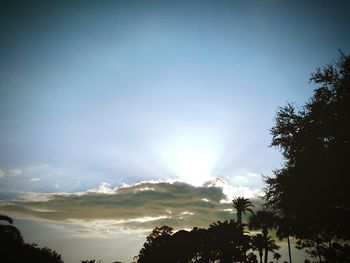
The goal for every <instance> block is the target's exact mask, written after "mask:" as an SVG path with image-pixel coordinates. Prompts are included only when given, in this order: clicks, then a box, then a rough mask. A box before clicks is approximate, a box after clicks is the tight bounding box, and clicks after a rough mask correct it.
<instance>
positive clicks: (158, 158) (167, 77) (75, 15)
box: [0, 1, 350, 192]
mask: <svg viewBox="0 0 350 263" xmlns="http://www.w3.org/2000/svg"><path fill="white" fill-rule="evenodd" d="M307 3H308V4H305V3H304V2H298V1H172V2H169V1H159V2H148V3H147V4H146V3H145V2H142V1H141V2H137V1H136V2H135V1H104V2H101V3H97V2H93V1H87V2H79V1H76V2H71V1H67V2H62V1H60V2H56V3H45V2H24V3H17V2H11V4H9V3H7V4H6V3H3V4H2V6H1V39H2V41H1V44H0V45H1V47H0V56H1V60H0V74H1V80H0V85H1V86H0V88H1V90H0V92H1V93H0V94H1V97H0V110H1V111H0V114H1V115H0V129H1V138H0V144H1V149H2V150H1V153H0V169H1V171H2V172H1V174H2V176H1V177H2V178H1V181H2V182H1V184H2V188H3V189H6V190H21V191H40V192H45V191H48V192H52V191H76V190H83V189H88V188H91V187H95V186H97V185H99V184H100V183H102V182H108V183H111V184H112V185H121V184H122V183H135V182H138V181H140V180H150V179H162V180H163V179H168V178H172V179H176V178H180V179H181V180H185V181H189V182H190V183H194V184H201V183H202V182H204V181H206V180H207V179H208V178H209V177H210V176H217V175H219V176H221V177H223V178H225V179H226V180H228V181H231V183H234V180H233V179H232V178H234V176H236V175H241V176H245V173H254V174H261V173H264V174H269V173H271V170H272V169H274V168H277V167H279V166H280V163H281V157H280V155H279V154H278V152H277V151H276V150H275V149H269V148H268V145H269V143H270V135H269V131H268V130H269V128H271V127H272V125H273V118H274V115H275V112H276V110H277V109H278V106H282V105H284V104H285V103H286V101H290V102H297V103H299V104H302V103H303V102H304V101H305V100H306V99H307V98H308V96H309V95H310V94H311V92H312V88H311V87H308V86H309V85H308V79H309V76H310V73H311V72H312V71H314V69H315V68H316V67H317V66H320V65H324V64H325V63H328V62H331V61H332V60H334V59H336V58H337V56H338V55H339V54H338V53H337V49H342V50H343V51H344V52H347V51H348V47H349V46H350V45H349V42H350V40H349V36H348V34H347V33H348V32H347V28H346V25H348V24H349V23H348V22H349V21H348V20H349V19H348V16H347V15H346V8H344V5H346V4H345V2H336V1H335V2H322V1H317V2H312V1H308V2H307ZM190 163H192V164H190ZM14 174H16V175H15V176H13V175H14Z"/></svg>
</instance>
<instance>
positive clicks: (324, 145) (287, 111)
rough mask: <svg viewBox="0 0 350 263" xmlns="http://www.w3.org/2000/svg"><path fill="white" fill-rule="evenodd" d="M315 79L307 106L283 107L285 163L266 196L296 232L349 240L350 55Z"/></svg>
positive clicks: (280, 130)
mask: <svg viewBox="0 0 350 263" xmlns="http://www.w3.org/2000/svg"><path fill="white" fill-rule="evenodd" d="M310 82H311V83H313V84H314V85H316V89H315V90H314V92H313V95H312V97H311V98H310V99H309V100H308V101H307V102H306V103H305V105H303V106H301V107H297V106H296V105H294V104H287V105H286V106H284V107H282V108H280V109H279V111H278V112H277V115H276V118H275V125H274V127H273V128H272V129H271V134H272V143H271V145H272V146H274V147H278V148H279V149H280V150H281V152H282V154H283V157H284V164H283V166H282V168H280V169H277V170H275V176H274V177H268V178H266V183H267V187H266V196H265V198H266V200H267V205H268V206H269V207H270V208H272V209H274V211H275V212H278V213H279V214H281V215H283V216H285V217H287V218H288V219H289V220H290V222H293V228H294V229H293V231H294V234H295V235H296V236H298V237H301V238H308V239H309V240H313V241H315V240H319V241H318V242H322V241H326V240H325V239H327V240H328V241H329V242H330V241H331V240H332V239H334V238H337V239H340V240H348V239H349V237H350V233H349V228H348V227H347V224H348V222H350V199H349V198H348V196H349V195H348V191H349V189H348V188H349V182H350V180H349V166H348V164H349V162H350V148H349V143H350V98H349V91H350V57H349V56H346V55H344V54H343V53H341V57H340V59H339V61H338V62H337V63H334V64H328V65H326V66H324V67H323V68H318V69H317V70H316V72H315V73H313V74H312V75H311V78H310ZM326 236H327V238H326ZM311 237H312V238H311Z"/></svg>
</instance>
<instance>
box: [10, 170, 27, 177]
mask: <svg viewBox="0 0 350 263" xmlns="http://www.w3.org/2000/svg"><path fill="white" fill-rule="evenodd" d="M22 174H23V171H22V169H19V168H17V169H11V170H9V171H8V175H9V176H11V177H17V176H20V175H22Z"/></svg>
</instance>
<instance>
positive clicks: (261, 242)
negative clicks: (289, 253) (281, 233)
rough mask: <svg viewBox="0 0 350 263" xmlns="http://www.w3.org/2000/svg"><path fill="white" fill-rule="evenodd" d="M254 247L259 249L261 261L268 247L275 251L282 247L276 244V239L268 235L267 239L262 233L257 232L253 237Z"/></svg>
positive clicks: (269, 249)
mask: <svg viewBox="0 0 350 263" xmlns="http://www.w3.org/2000/svg"><path fill="white" fill-rule="evenodd" d="M251 244H252V249H253V250H256V251H258V253H259V258H260V263H262V262H263V259H262V258H263V251H264V249H265V248H266V247H267V250H268V251H270V252H274V251H275V250H277V249H279V248H280V247H279V246H278V245H276V242H275V240H273V239H271V237H268V238H267V240H266V239H265V238H264V236H263V235H262V234H257V235H256V236H252V238H251Z"/></svg>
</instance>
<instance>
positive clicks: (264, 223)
mask: <svg viewBox="0 0 350 263" xmlns="http://www.w3.org/2000/svg"><path fill="white" fill-rule="evenodd" d="M275 226H276V216H275V214H274V213H273V212H271V211H268V210H259V211H257V212H256V213H255V214H253V215H251V216H250V217H249V223H248V227H249V229H253V230H260V229H261V230H262V234H263V237H264V241H265V258H264V262H265V263H267V259H268V247H267V240H268V231H269V229H273V228H275Z"/></svg>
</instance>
